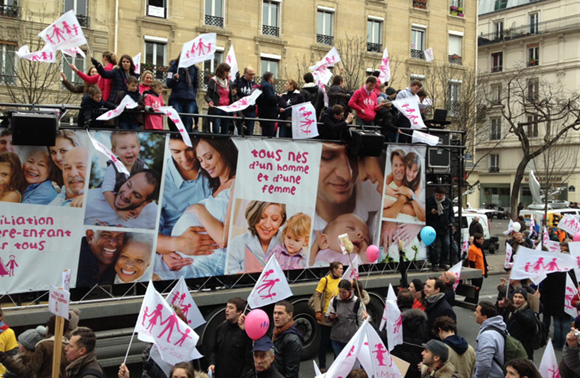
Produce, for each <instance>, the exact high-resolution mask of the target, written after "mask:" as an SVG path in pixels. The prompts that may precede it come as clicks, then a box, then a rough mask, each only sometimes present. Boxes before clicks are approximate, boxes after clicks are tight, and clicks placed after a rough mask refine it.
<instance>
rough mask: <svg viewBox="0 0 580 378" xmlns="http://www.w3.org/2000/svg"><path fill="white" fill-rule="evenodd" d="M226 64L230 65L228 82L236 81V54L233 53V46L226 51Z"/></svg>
mask: <svg viewBox="0 0 580 378" xmlns="http://www.w3.org/2000/svg"><path fill="white" fill-rule="evenodd" d="M226 63H227V64H229V65H230V80H231V81H234V80H236V73H238V71H239V70H238V60H237V59H236V53H235V52H234V45H231V46H230V49H229V50H228V55H227V56H226Z"/></svg>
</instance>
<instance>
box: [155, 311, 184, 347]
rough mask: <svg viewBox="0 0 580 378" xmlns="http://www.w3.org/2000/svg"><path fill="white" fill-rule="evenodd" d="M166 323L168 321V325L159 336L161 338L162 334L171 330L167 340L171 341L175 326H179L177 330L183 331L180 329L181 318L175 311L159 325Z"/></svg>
mask: <svg viewBox="0 0 580 378" xmlns="http://www.w3.org/2000/svg"><path fill="white" fill-rule="evenodd" d="M165 323H167V325H166V326H165V328H164V329H163V331H162V332H161V333H160V334H159V336H157V338H159V339H160V338H161V336H163V335H164V334H165V332H166V331H169V332H168V333H167V342H169V339H170V338H171V335H172V334H173V328H177V332H179V333H181V331H180V330H179V318H178V317H177V315H176V314H175V313H172V314H171V315H169V316H168V317H167V319H165V320H164V321H163V322H161V324H159V325H160V326H162V325H164V324H165Z"/></svg>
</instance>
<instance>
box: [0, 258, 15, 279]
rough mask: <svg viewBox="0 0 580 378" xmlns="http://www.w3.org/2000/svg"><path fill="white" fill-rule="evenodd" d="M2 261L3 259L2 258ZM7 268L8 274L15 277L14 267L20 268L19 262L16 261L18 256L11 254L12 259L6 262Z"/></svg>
mask: <svg viewBox="0 0 580 378" xmlns="http://www.w3.org/2000/svg"><path fill="white" fill-rule="evenodd" d="M0 261H2V260H0ZM6 268H8V275H9V276H10V277H14V268H18V263H17V262H16V256H14V255H10V261H8V262H7V263H6Z"/></svg>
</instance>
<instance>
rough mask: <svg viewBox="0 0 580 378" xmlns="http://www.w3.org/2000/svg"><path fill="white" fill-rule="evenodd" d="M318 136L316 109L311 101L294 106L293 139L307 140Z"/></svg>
mask: <svg viewBox="0 0 580 378" xmlns="http://www.w3.org/2000/svg"><path fill="white" fill-rule="evenodd" d="M317 136H318V126H317V124H316V109H314V106H313V105H312V103H311V102H310V101H307V102H303V103H301V104H296V105H293V106H292V138H294V139H307V138H315V137H317Z"/></svg>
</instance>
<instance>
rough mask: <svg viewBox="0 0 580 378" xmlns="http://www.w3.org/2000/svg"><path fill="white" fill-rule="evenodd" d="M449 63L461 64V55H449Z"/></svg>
mask: <svg viewBox="0 0 580 378" xmlns="http://www.w3.org/2000/svg"><path fill="white" fill-rule="evenodd" d="M449 63H451V64H457V65H461V64H462V60H461V57H460V56H459V55H456V54H453V55H449Z"/></svg>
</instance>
